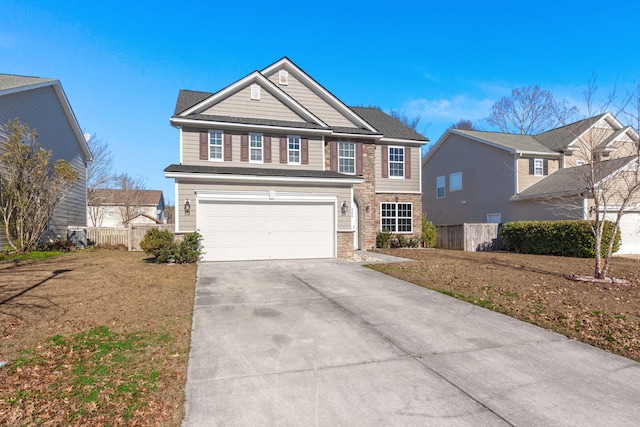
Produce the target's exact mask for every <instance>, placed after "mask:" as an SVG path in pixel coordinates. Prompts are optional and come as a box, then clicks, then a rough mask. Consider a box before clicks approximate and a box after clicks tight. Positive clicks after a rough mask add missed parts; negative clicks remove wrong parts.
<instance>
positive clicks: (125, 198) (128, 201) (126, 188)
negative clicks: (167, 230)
mask: <svg viewBox="0 0 640 427" xmlns="http://www.w3.org/2000/svg"><path fill="white" fill-rule="evenodd" d="M114 181H115V183H116V188H117V189H118V190H120V191H119V199H118V201H117V209H118V215H119V217H120V220H121V221H122V224H123V225H125V226H127V225H129V222H130V221H131V220H133V219H134V218H135V217H137V216H138V215H140V214H141V213H143V210H144V207H143V205H144V202H145V199H144V197H145V189H146V187H145V184H144V181H143V180H142V178H139V177H138V178H132V177H130V176H129V175H127V174H121V175H117V176H115V177H114Z"/></svg>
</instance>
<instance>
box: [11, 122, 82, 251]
mask: <svg viewBox="0 0 640 427" xmlns="http://www.w3.org/2000/svg"><path fill="white" fill-rule="evenodd" d="M4 130H5V132H6V134H7V142H6V144H5V147H4V151H3V153H2V155H0V211H1V213H2V217H1V218H0V219H1V220H2V224H3V226H4V233H5V236H6V238H7V240H8V242H9V245H10V246H11V247H12V248H13V249H14V250H16V251H19V252H28V251H31V250H33V249H35V248H36V246H37V245H38V241H39V240H40V238H41V237H42V235H43V234H44V232H45V230H46V227H47V224H48V223H49V222H50V221H51V218H52V216H53V212H54V210H55V209H56V207H58V205H59V204H60V202H62V200H63V199H64V197H65V195H66V193H67V192H68V191H69V190H71V188H72V187H73V186H74V185H75V184H76V183H77V182H78V180H79V174H78V172H77V171H76V170H74V169H73V168H72V167H71V165H70V164H69V163H67V162H66V161H64V160H57V161H56V162H54V163H53V164H50V160H51V152H50V151H48V150H45V149H44V148H42V147H40V146H39V145H38V143H37V141H36V139H37V133H36V131H35V130H32V129H29V126H28V125H27V124H21V123H20V120H19V119H16V120H13V121H11V120H10V121H9V122H8V123H7V124H5V125H4Z"/></svg>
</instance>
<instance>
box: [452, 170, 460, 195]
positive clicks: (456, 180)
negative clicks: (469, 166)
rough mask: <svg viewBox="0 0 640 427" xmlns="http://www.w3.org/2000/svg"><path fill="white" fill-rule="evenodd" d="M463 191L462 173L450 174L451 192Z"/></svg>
mask: <svg viewBox="0 0 640 427" xmlns="http://www.w3.org/2000/svg"><path fill="white" fill-rule="evenodd" d="M459 190H462V172H456V173H450V174H449V191H459Z"/></svg>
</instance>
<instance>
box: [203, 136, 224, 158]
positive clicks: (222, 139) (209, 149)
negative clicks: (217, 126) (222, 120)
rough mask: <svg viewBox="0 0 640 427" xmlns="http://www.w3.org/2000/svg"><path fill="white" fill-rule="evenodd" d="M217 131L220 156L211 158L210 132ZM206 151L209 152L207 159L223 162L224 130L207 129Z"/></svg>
mask: <svg viewBox="0 0 640 427" xmlns="http://www.w3.org/2000/svg"><path fill="white" fill-rule="evenodd" d="M212 133H219V134H220V158H219V159H216V158H212V157H211V134H212ZM207 151H208V154H209V161H211V162H224V132H223V131H221V130H212V129H209V140H208V141H207Z"/></svg>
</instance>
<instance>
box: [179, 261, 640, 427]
mask: <svg viewBox="0 0 640 427" xmlns="http://www.w3.org/2000/svg"><path fill="white" fill-rule="evenodd" d="M198 276H199V277H198V283H197V289H196V306H195V310H194V318H193V328H194V329H193V335H192V348H191V354H190V358H189V368H188V381H187V388H186V398H187V404H186V415H185V420H184V425H185V426H212V425H234V426H235V425H237V426H245V425H247V426H254V425H260V426H271V425H279V426H289V425H300V426H308V425H321V426H340V425H346V426H374V425H376V426H377V425H385V426H389V425H397V426H412V425H414V426H428V425H433V426H458V425H460V426H462V425H467V426H502V425H515V426H632V425H633V426H636V425H638V423H639V422H640V365H638V364H637V363H636V362H634V361H632V360H629V359H626V358H623V357H619V356H615V355H612V354H609V353H606V352H604V351H602V350H599V349H597V348H594V347H591V346H588V345H585V344H582V343H579V342H577V341H573V340H568V339H567V338H565V337H564V336H561V335H558V334H554V333H551V332H547V331H545V330H543V329H540V328H538V327H535V326H532V325H529V324H527V323H523V322H520V321H517V320H514V319H512V318H510V317H507V316H503V315H501V314H498V313H494V312H491V311H489V310H485V309H483V308H480V307H477V306H473V305H470V304H468V303H465V302H462V301H459V300H456V299H454V298H449V297H447V296H445V295H442V294H439V293H437V292H433V291H430V290H427V289H424V288H420V287H418V286H415V285H412V284H409V283H407V282H403V281H401V280H397V279H394V278H391V277H388V276H385V275H383V274H380V273H377V272H375V271H372V270H369V269H367V268H364V267H362V266H360V265H358V264H357V263H350V262H345V261H340V260H305V261H264V262H235V263H203V264H201V265H200V266H199V268H198Z"/></svg>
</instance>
